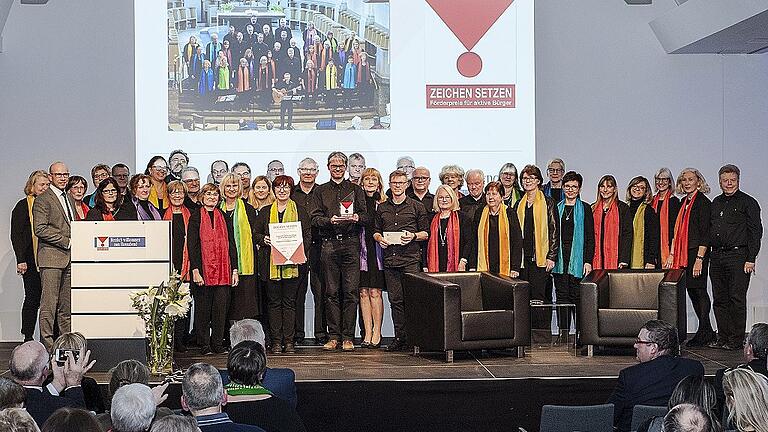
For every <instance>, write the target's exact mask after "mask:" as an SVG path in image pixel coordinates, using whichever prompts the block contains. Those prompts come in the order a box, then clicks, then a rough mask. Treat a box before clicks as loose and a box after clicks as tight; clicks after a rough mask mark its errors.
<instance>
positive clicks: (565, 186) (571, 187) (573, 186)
mask: <svg viewBox="0 0 768 432" xmlns="http://www.w3.org/2000/svg"><path fill="white" fill-rule="evenodd" d="M578 188H579V187H578V186H575V185H563V189H565V190H577V189H578Z"/></svg>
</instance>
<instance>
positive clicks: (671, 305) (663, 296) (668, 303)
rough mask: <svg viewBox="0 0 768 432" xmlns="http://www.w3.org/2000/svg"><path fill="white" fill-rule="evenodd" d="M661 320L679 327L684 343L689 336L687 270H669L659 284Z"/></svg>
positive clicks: (680, 336)
mask: <svg viewBox="0 0 768 432" xmlns="http://www.w3.org/2000/svg"><path fill="white" fill-rule="evenodd" d="M659 319H660V320H664V321H666V322H668V323H670V324H674V325H675V326H676V327H677V332H678V337H679V338H680V342H681V343H682V342H683V341H684V340H685V339H686V338H687V336H688V317H687V313H686V298H685V270H684V269H674V270H667V271H666V272H665V273H664V279H662V280H661V283H659Z"/></svg>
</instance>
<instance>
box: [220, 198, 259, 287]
mask: <svg viewBox="0 0 768 432" xmlns="http://www.w3.org/2000/svg"><path fill="white" fill-rule="evenodd" d="M221 210H222V211H224V212H226V211H227V203H226V201H222V203H221ZM232 225H233V226H234V228H235V245H236V246H237V268H238V273H240V274H241V275H243V276H250V275H252V274H254V269H255V266H254V265H253V236H252V235H251V232H252V231H251V223H250V222H249V221H248V213H247V212H246V211H245V203H244V202H243V200H241V199H236V200H235V209H234V211H233V212H232Z"/></svg>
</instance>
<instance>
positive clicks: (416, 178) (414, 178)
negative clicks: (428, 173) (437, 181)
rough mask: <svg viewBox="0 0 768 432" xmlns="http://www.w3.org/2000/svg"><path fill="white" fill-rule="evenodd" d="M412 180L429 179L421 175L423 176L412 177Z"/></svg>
mask: <svg viewBox="0 0 768 432" xmlns="http://www.w3.org/2000/svg"><path fill="white" fill-rule="evenodd" d="M413 180H414V181H427V180H429V177H423V176H419V177H413Z"/></svg>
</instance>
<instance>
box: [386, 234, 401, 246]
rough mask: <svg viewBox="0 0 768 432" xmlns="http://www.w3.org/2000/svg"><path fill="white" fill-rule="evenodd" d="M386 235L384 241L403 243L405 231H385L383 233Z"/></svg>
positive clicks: (392, 243) (395, 243)
mask: <svg viewBox="0 0 768 432" xmlns="http://www.w3.org/2000/svg"><path fill="white" fill-rule="evenodd" d="M381 236H382V237H384V241H385V242H387V243H389V244H391V245H401V244H403V232H402V231H384V232H383V233H381Z"/></svg>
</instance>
